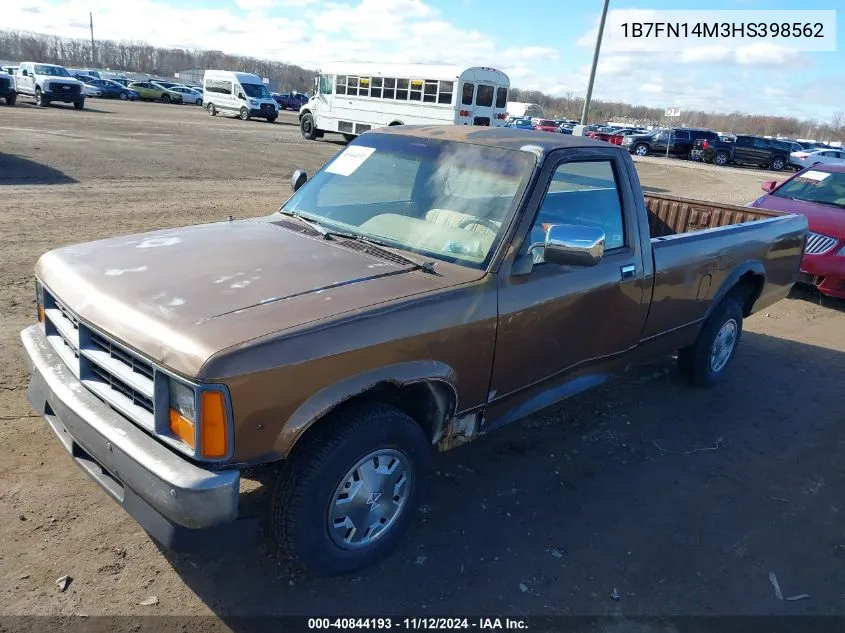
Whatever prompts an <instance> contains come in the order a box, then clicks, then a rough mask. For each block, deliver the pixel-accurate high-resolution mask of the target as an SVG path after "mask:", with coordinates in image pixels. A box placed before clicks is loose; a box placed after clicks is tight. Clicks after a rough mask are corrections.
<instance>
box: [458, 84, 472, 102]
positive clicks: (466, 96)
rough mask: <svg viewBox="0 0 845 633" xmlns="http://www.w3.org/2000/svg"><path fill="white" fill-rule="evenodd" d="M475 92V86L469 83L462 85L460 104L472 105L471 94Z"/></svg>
mask: <svg viewBox="0 0 845 633" xmlns="http://www.w3.org/2000/svg"><path fill="white" fill-rule="evenodd" d="M474 90H475V86H474V85H472V84H471V83H465V84H464V93H463V96H462V98H461V103H463V104H464V105H472V93H473V91H474Z"/></svg>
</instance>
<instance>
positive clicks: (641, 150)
mask: <svg viewBox="0 0 845 633" xmlns="http://www.w3.org/2000/svg"><path fill="white" fill-rule="evenodd" d="M645 152H646V149H645V147H638V148H637V155H639V156H645Z"/></svg>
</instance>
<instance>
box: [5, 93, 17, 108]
mask: <svg viewBox="0 0 845 633" xmlns="http://www.w3.org/2000/svg"><path fill="white" fill-rule="evenodd" d="M17 100H18V95H17V94H15V93H12V94H10V95H9V96H7V97H6V105H7V106H13V105H15V102H16V101H17Z"/></svg>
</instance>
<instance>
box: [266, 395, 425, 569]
mask: <svg viewBox="0 0 845 633" xmlns="http://www.w3.org/2000/svg"><path fill="white" fill-rule="evenodd" d="M318 424H320V425H321V426H319V427H317V428H315V429H314V430H313V431H311V432H310V434H309V435H306V436H305V437H304V438H303V440H301V441H302V444H301V445H299V446H297V447H296V448H295V449H294V451H293V454H292V455H291V456H290V457H289V458H288V459H287V460H286V461H285V462H284V464H283V466H282V468H281V471H280V472H279V474H278V479H277V481H276V487H275V489H274V491H273V497H272V501H271V504H270V516H269V519H270V521H269V522H270V525H269V535H270V537H271V539H272V542H273V544H274V545H275V546H276V547H277V548H278V549H279V550H280V552H281V553H282V554H283V555H284V556H285V557H287V558H288V560H289V561H290V562H291V563H293V565H294V566H297V567H301V568H305V569H309V570H310V571H312V572H315V573H317V574H321V575H336V574H344V573H349V572H352V571H355V570H357V569H361V568H363V567H366V566H368V565H371V564H373V563H374V562H376V561H377V560H379V559H380V558H382V557H384V556H386V555H387V554H388V553H389V552H390V551H391V550H392V549H393V548H394V546H395V545H396V544H397V542H398V541H399V539H400V538H401V536H402V533H403V532H404V530H405V528H406V527H407V525H408V523H409V522H410V521H411V519H412V518H413V515H414V511H415V510H416V508H417V505H418V504H419V500H420V498H421V496H422V488H423V483H424V479H425V473H426V470H427V467H428V455H429V451H430V446H429V444H428V441H427V440H426V437H425V434H424V433H423V432H422V430H421V429H420V427H419V425H417V424H416V423H415V422H414V420H413V419H411V418H410V417H409V416H408V415H406V414H405V413H403V412H401V411H399V410H398V409H396V408H394V407H391V406H388V405H385V404H369V405H363V406H361V405H359V406H354V407H350V408H347V409H345V410H341V411H339V412H337V413H335V414H334V416H333V419H331V420H323V421H321V422H318Z"/></svg>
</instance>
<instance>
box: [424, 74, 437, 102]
mask: <svg viewBox="0 0 845 633" xmlns="http://www.w3.org/2000/svg"><path fill="white" fill-rule="evenodd" d="M423 101H425V102H426V103H436V102H437V81H436V80H431V79H426V80H425V87H424V88H423Z"/></svg>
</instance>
